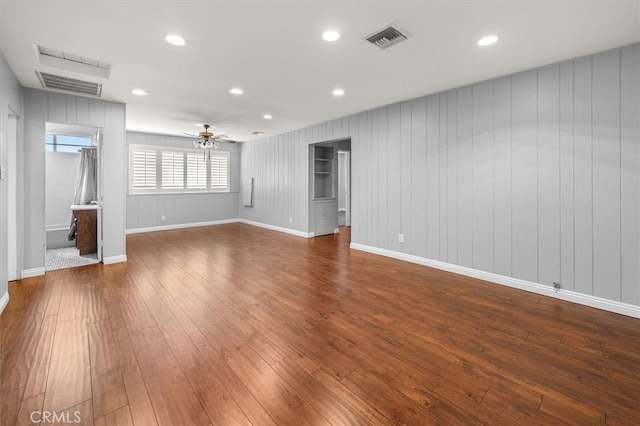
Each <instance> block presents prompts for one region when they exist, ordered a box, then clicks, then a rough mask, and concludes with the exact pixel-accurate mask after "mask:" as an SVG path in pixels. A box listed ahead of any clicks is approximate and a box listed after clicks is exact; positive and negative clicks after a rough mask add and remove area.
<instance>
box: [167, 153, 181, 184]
mask: <svg viewBox="0 0 640 426" xmlns="http://www.w3.org/2000/svg"><path fill="white" fill-rule="evenodd" d="M182 188H184V153H183V152H173V151H163V152H162V189H182Z"/></svg>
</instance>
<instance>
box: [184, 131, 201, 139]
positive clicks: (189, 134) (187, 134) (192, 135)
mask: <svg viewBox="0 0 640 426" xmlns="http://www.w3.org/2000/svg"><path fill="white" fill-rule="evenodd" d="M182 134H183V135H186V136H191V137H192V138H198V137H199V136H198V135H194V134H192V133H185V132H182Z"/></svg>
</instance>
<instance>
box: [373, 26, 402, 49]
mask: <svg viewBox="0 0 640 426" xmlns="http://www.w3.org/2000/svg"><path fill="white" fill-rule="evenodd" d="M408 38H409V35H408V34H407V33H405V32H403V31H401V30H399V29H398V28H397V27H394V26H393V25H389V26H388V27H386V28H383V29H382V30H380V31H378V32H376V33H375V34H373V35H370V36H369V37H367V38H366V40H367V41H368V42H369V43H371V44H373V45H374V46H378V47H379V48H380V49H386V48H387V47H391V46H393V45H394V44H398V43H400V42H401V41H403V40H406V39H408Z"/></svg>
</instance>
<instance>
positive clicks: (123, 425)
mask: <svg viewBox="0 0 640 426" xmlns="http://www.w3.org/2000/svg"><path fill="white" fill-rule="evenodd" d="M94 425H95V426H133V425H134V423H133V419H132V418H131V412H130V411H129V406H128V405H125V406H124V407H120V408H118V409H117V410H116V411H112V412H110V413H109V414H105V415H104V416H102V417H98V418H97V419H96V420H95V422H94Z"/></svg>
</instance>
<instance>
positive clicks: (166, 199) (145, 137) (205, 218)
mask: <svg viewBox="0 0 640 426" xmlns="http://www.w3.org/2000/svg"><path fill="white" fill-rule="evenodd" d="M192 141H193V139H191V138H184V137H176V136H167V135H154V134H148V133H139V132H127V145H155V146H170V147H178V148H191V147H193V142H192ZM239 145H242V144H222V145H221V146H220V148H219V149H218V150H219V151H228V152H229V161H230V164H229V167H230V170H229V172H230V181H229V184H230V186H229V187H230V191H229V192H225V193H203V194H150V195H137V194H136V195H127V230H131V231H133V230H136V229H148V228H154V227H164V226H179V225H188V224H193V223H203V222H215V221H221V220H230V219H237V218H238V215H239V213H238V206H239V204H240V200H239V190H240V149H239V148H238V146H239ZM127 152H128V150H127ZM127 167H128V166H127ZM161 216H165V218H166V221H165V222H162V221H161V220H160V219H161Z"/></svg>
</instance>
